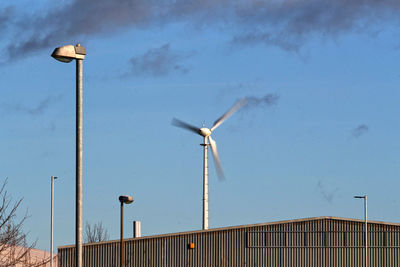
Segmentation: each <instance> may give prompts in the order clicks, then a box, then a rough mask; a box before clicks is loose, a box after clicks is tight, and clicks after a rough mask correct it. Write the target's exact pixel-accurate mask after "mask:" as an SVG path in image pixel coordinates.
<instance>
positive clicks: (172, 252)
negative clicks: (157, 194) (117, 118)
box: [58, 219, 400, 267]
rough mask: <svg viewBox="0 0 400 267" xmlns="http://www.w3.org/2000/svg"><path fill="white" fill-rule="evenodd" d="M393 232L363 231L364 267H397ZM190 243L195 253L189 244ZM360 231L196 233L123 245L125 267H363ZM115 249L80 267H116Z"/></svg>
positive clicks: (358, 227)
mask: <svg viewBox="0 0 400 267" xmlns="http://www.w3.org/2000/svg"><path fill="white" fill-rule="evenodd" d="M399 228H400V227H398V226H391V225H381V224H372V223H371V224H369V225H368V231H369V235H368V241H369V250H368V254H369V255H368V259H369V260H368V261H369V266H379V267H383V266H390V267H400V257H399V254H400V232H399ZM189 243H194V244H195V246H196V247H195V249H189V248H188V244H189ZM58 252H59V254H58V256H59V266H60V267H67V266H68V267H70V266H74V247H64V248H60V249H59V251H58ZM364 252H365V250H364V225H363V223H361V222H352V221H340V220H333V219H322V220H313V221H305V222H293V223H283V224H275V225H261V226H252V227H246V226H244V227H242V228H235V229H226V230H215V231H213V230H210V231H199V232H195V233H187V234H185V233H182V234H177V235H167V236H161V237H148V238H146V237H144V238H139V239H130V240H127V241H126V242H125V257H126V260H125V264H126V266H127V267H133V266H135V267H143V266H154V267H163V266H168V267H170V266H191V267H192V266H193V267H205V266H215V267H216V266H254V267H259V266H273V267H275V266H282V267H284V266H285V267H286V266H287V267H300V266H304V267H314V266H315V267H321V266H329V267H334V266H338V267H339V266H364V264H365V263H364V259H365V257H364ZM118 255H119V243H118V241H115V242H107V243H100V244H87V245H84V247H83V257H84V261H83V262H84V266H85V267H91V266H93V267H103V266H104V267H113V266H119V257H118Z"/></svg>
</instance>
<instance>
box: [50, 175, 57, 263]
mask: <svg viewBox="0 0 400 267" xmlns="http://www.w3.org/2000/svg"><path fill="white" fill-rule="evenodd" d="M55 179H57V177H55V176H51V208H50V267H53V219H54V215H53V214H54V180H55Z"/></svg>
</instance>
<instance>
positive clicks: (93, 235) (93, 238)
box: [84, 222, 109, 243]
mask: <svg viewBox="0 0 400 267" xmlns="http://www.w3.org/2000/svg"><path fill="white" fill-rule="evenodd" d="M108 238H109V236H108V232H107V230H106V229H105V228H104V227H103V224H102V223H101V222H99V223H95V224H94V225H90V224H89V223H88V222H86V225H85V236H84V240H85V243H93V242H102V241H107V240H108Z"/></svg>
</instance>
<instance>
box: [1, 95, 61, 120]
mask: <svg viewBox="0 0 400 267" xmlns="http://www.w3.org/2000/svg"><path fill="white" fill-rule="evenodd" d="M60 98H61V96H48V97H46V98H45V99H43V100H41V101H40V102H38V103H37V104H34V105H31V106H28V105H24V104H21V103H18V104H15V105H10V104H3V105H1V108H2V109H3V112H4V113H12V112H18V113H24V114H28V115H31V116H34V117H36V116H40V115H42V114H44V112H45V111H46V110H47V109H48V108H49V107H50V106H51V104H52V103H54V102H56V101H58V100H59V99H60Z"/></svg>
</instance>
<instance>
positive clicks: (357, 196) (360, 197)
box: [354, 196, 366, 198]
mask: <svg viewBox="0 0 400 267" xmlns="http://www.w3.org/2000/svg"><path fill="white" fill-rule="evenodd" d="M365 197H366V196H354V198H365Z"/></svg>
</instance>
